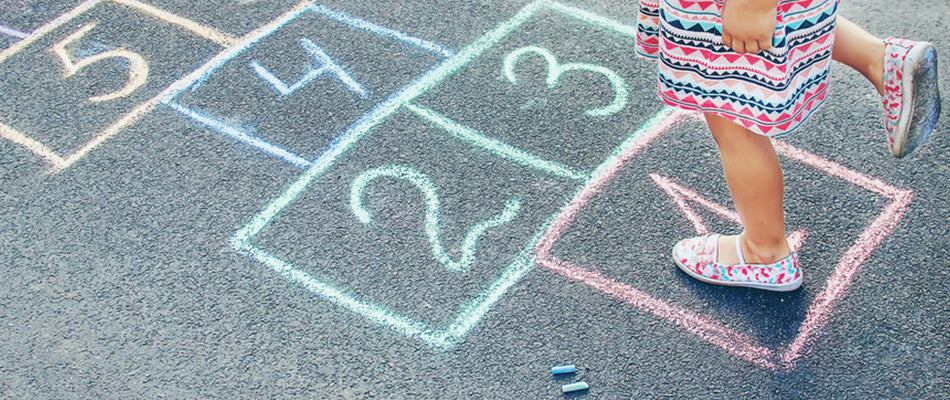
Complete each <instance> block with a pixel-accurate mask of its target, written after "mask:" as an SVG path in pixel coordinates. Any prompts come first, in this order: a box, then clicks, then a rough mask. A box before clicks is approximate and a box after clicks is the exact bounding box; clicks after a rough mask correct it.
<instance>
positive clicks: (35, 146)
mask: <svg viewBox="0 0 950 400" xmlns="http://www.w3.org/2000/svg"><path fill="white" fill-rule="evenodd" d="M104 2H112V3H115V4H120V5H125V6H129V7H132V8H133V9H137V10H139V11H142V10H143V9H144V10H149V12H146V14H147V15H150V16H152V17H155V18H156V19H158V20H160V21H163V22H166V23H169V24H173V25H177V26H182V27H185V28H188V27H187V26H186V25H192V26H193V27H197V29H188V30H189V31H190V32H192V33H195V34H196V35H197V36H198V37H201V38H204V39H208V37H206V36H205V34H210V35H212V36H219V37H229V36H228V35H226V34H223V33H221V32H218V31H216V30H214V29H212V28H208V27H205V26H202V25H200V24H198V23H196V22H193V21H190V20H187V19H185V18H182V17H179V16H176V15H174V14H171V13H168V12H167V11H164V10H160V9H158V8H155V7H152V6H149V5H146V4H143V3H140V2H138V1H135V0H87V1H85V2H83V3H80V4H79V5H77V6H76V7H75V8H73V9H71V10H69V11H67V12H66V13H64V14H62V15H60V16H59V17H56V18H55V19H53V20H52V21H50V22H48V23H46V24H45V25H43V26H41V27H39V28H37V29H36V30H34V31H33V32H32V33H30V34H29V35H27V36H26V37H25V38H23V40H20V41H19V42H16V43H14V45H13V46H10V47H9V48H7V49H5V50H3V51H0V64H2V63H3V62H4V61H6V60H8V59H9V58H10V57H12V56H14V55H16V54H18V53H19V52H21V51H23V50H24V49H25V48H26V47H28V46H30V45H31V44H33V43H35V42H36V41H38V40H39V39H41V38H43V37H44V36H46V35H47V34H49V33H50V32H52V31H54V30H56V29H57V28H59V27H61V26H63V25H65V24H67V23H69V22H70V21H72V20H74V19H76V18H77V17H79V16H81V15H83V14H85V13H86V12H88V11H90V10H91V9H93V8H94V7H95V6H97V5H99V4H100V3H104ZM142 12H144V11H142ZM169 19H171V20H169ZM208 40H211V41H212V42H215V41H214V40H212V39H208ZM215 43H217V42H215ZM172 86H174V84H173V85H172ZM166 90H167V89H166ZM164 92H165V91H162V92H160V93H159V94H158V95H157V96H155V97H153V98H151V99H148V100H146V101H144V102H142V103H139V104H138V105H136V106H134V107H133V108H132V110H130V111H129V112H127V113H125V114H123V115H122V116H120V117H118V119H117V120H116V121H115V122H113V123H111V124H110V125H109V126H107V127H106V128H105V129H103V130H102V131H100V132H98V133H97V134H96V135H95V137H93V139H91V140H90V141H88V142H86V143H85V144H83V145H82V146H80V148H79V149H77V150H74V151H73V152H72V153H70V154H69V155H67V156H65V157H63V156H60V155H58V154H57V153H55V152H54V151H53V150H52V149H50V148H49V147H48V146H46V145H45V144H43V143H41V142H40V141H38V140H35V139H32V138H30V137H29V136H27V135H24V134H22V133H21V132H19V131H17V130H16V129H15V128H13V127H11V126H3V127H2V128H0V136H2V137H4V138H6V139H8V140H11V141H12V142H14V143H17V144H20V145H21V146H23V147H24V148H26V149H27V150H29V151H30V152H32V153H34V154H35V155H37V156H40V157H42V158H44V159H45V160H46V161H47V162H48V163H49V164H51V166H50V168H49V169H48V170H47V173H48V174H56V173H58V172H61V171H63V170H65V169H67V168H69V167H70V166H72V164H74V163H75V162H77V161H79V160H80V159H81V158H82V157H84V156H86V155H87V154H88V153H90V152H91V151H93V150H95V149H96V148H97V147H98V146H100V145H101V144H102V143H104V142H106V141H107V140H109V139H111V138H112V137H114V136H115V135H117V134H118V133H119V132H121V131H122V130H123V129H125V128H126V127H128V126H129V125H131V124H133V123H134V122H135V121H138V120H139V119H141V118H142V117H143V116H145V115H146V114H148V113H149V112H151V111H152V110H153V109H155V107H156V106H157V105H158V104H159V101H160V100H161V98H163V93H164Z"/></svg>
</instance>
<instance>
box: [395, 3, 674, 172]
mask: <svg viewBox="0 0 950 400" xmlns="http://www.w3.org/2000/svg"><path fill="white" fill-rule="evenodd" d="M621 27H622V26H621V25H610V24H608V23H607V22H603V23H599V24H594V23H592V22H590V21H587V20H584V19H581V18H579V17H578V14H576V13H574V14H572V13H568V12H564V11H562V10H559V9H556V8H544V9H542V10H539V11H538V12H537V13H536V14H534V16H533V17H532V18H531V19H530V20H528V21H526V22H525V23H524V24H522V25H520V26H519V27H518V28H517V29H515V30H513V31H512V32H511V33H510V34H509V35H507V36H505V37H504V38H503V39H502V40H500V41H499V42H498V43H497V44H495V45H494V46H493V47H491V48H490V49H488V50H486V51H485V52H483V53H482V54H480V56H479V57H478V58H477V59H475V60H474V61H472V62H471V63H468V64H466V65H465V66H464V67H462V68H461V69H460V70H459V71H458V72H457V73H455V74H453V75H452V76H451V77H449V78H447V79H446V80H445V81H444V82H442V83H441V84H440V85H439V86H438V87H435V88H433V89H432V90H430V91H428V92H427V93H426V94H425V95H423V96H421V97H420V98H418V99H416V100H415V101H414V103H416V104H419V105H421V106H424V107H427V108H429V109H432V110H434V111H436V112H439V113H443V114H447V115H451V116H452V118H453V119H454V120H455V122H457V123H458V124H460V125H463V126H467V127H469V128H471V129H474V130H477V131H480V132H484V133H485V134H486V135H488V136H490V137H492V138H495V139H497V140H500V141H502V142H505V143H508V144H510V145H512V146H515V147H518V148H521V149H524V150H526V151H528V152H530V153H532V154H535V155H537V156H539V157H541V158H543V159H546V160H549V161H552V162H556V163H558V164H561V165H564V166H566V167H568V168H571V169H576V170H587V171H589V170H592V169H593V168H595V167H596V166H597V165H598V164H600V163H601V162H602V161H603V160H604V158H605V156H606V155H607V154H609V153H610V151H611V150H613V149H614V148H615V147H616V146H617V145H619V144H620V143H621V142H622V141H623V140H624V139H625V138H626V135H628V134H629V132H631V131H634V130H636V129H637V127H638V126H640V125H642V124H643V122H645V121H646V120H647V119H649V118H650V117H651V116H652V115H653V113H654V112H655V111H656V110H659V109H660V108H661V107H662V102H661V101H660V99H659V97H658V96H657V83H656V63H654V62H650V61H646V60H642V59H639V58H638V57H637V55H636V54H635V52H634V51H633V49H634V45H635V43H636V42H635V37H633V36H631V32H630V31H629V30H622V29H621ZM631 29H632V28H631ZM542 49H543V51H542ZM519 51H521V53H520V55H519V53H517V52H519ZM506 61H509V62H508V64H506ZM506 65H508V66H509V67H510V68H507V69H506ZM582 66H586V67H588V68H590V69H593V67H595V66H596V67H600V68H604V69H606V70H609V71H611V72H613V73H614V74H616V77H617V78H619V79H620V80H619V81H618V82H622V83H623V90H624V93H625V99H626V101H625V102H624V103H622V104H621V105H622V107H620V108H618V109H616V110H607V111H606V112H605V114H609V115H594V116H591V115H588V113H589V112H591V111H594V110H598V109H603V108H604V107H607V106H608V105H609V104H611V103H613V102H614V99H615V98H616V97H617V88H615V85H614V83H613V82H612V81H611V79H610V78H609V77H608V76H607V75H605V74H604V73H600V72H598V71H596V70H589V69H584V68H583V67H582ZM562 70H563V71H562ZM506 71H507V73H506ZM509 73H510V75H509ZM512 77H513V78H514V82H512V80H511V78H512ZM553 78H556V82H554V84H553V85H551V82H549V79H553Z"/></svg>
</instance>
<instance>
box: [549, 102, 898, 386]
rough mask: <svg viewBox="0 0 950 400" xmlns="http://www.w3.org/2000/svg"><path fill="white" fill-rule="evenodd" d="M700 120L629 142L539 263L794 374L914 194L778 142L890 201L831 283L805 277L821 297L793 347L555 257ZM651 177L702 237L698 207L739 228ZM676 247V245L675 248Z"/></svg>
mask: <svg viewBox="0 0 950 400" xmlns="http://www.w3.org/2000/svg"><path fill="white" fill-rule="evenodd" d="M698 118H701V117H700V116H699V115H698V114H696V113H692V112H686V111H676V112H673V113H671V114H670V115H669V116H668V117H667V118H666V119H665V120H663V121H661V122H660V123H658V124H656V125H655V126H652V127H648V129H646V131H645V133H644V134H643V135H642V136H640V137H639V138H638V139H637V140H635V141H630V142H629V143H628V144H627V145H626V146H625V147H624V148H623V149H621V150H620V151H621V156H620V157H617V158H616V161H615V162H614V163H612V164H611V165H609V166H607V167H606V168H601V169H600V170H598V171H597V172H595V176H593V178H592V179H591V180H590V181H589V182H588V184H587V186H585V187H584V188H583V189H582V190H581V191H579V192H578V193H577V194H576V195H575V197H574V198H573V199H572V200H571V202H570V203H569V204H568V205H567V206H566V207H565V208H563V209H562V211H561V213H560V215H559V216H558V217H557V220H556V221H555V223H554V224H553V225H551V227H550V228H549V229H548V230H547V231H546V232H545V234H544V236H543V237H542V239H541V240H540V241H539V243H538V245H537V246H536V248H535V253H536V257H537V260H538V263H539V264H540V265H541V266H543V267H544V268H546V269H548V270H550V271H552V272H555V273H557V274H559V275H561V276H564V277H565V278H567V279H569V280H573V281H577V282H580V283H582V284H584V285H586V286H588V287H590V288H592V289H594V290H597V291H599V292H602V293H604V294H606V295H607V296H609V297H611V298H614V299H616V300H618V301H620V302H623V303H625V304H627V305H630V306H632V307H634V308H636V309H638V310H639V311H641V312H644V313H647V314H652V315H653V316H655V317H658V318H661V319H663V320H666V321H668V322H670V323H671V324H673V325H674V326H676V327H678V328H680V329H682V330H684V331H686V332H689V333H692V334H694V335H696V336H697V337H698V338H700V339H701V340H703V341H706V342H708V343H710V344H713V345H715V346H717V347H720V348H721V349H723V350H725V351H726V352H728V353H729V354H732V355H734V356H736V357H738V358H740V359H743V360H746V361H749V362H751V363H753V364H755V365H758V366H760V367H762V368H765V369H770V370H776V371H778V370H790V369H793V368H794V367H795V365H796V364H797V362H798V361H799V360H800V359H801V358H802V357H803V356H804V355H805V354H806V352H807V350H808V347H809V346H811V344H812V343H813V342H814V338H815V336H816V334H817V333H818V332H820V331H821V330H822V329H823V328H824V327H825V325H826V324H827V323H828V321H829V320H830V319H831V317H832V316H833V315H834V310H835V307H836V306H837V304H838V303H839V301H840V300H841V299H843V298H844V297H845V296H847V293H848V291H849V289H850V288H851V285H852V283H853V281H854V279H855V277H856V276H857V274H858V273H859V272H860V271H861V267H862V264H863V263H864V262H865V261H866V260H867V259H868V258H869V257H870V256H871V254H872V253H873V252H874V250H875V249H876V248H878V246H880V244H881V243H882V242H883V241H884V239H885V238H887V237H888V236H889V235H890V234H891V233H892V232H893V230H894V228H895V227H896V226H897V225H898V224H899V223H900V220H901V218H902V216H903V215H904V213H905V212H906V210H907V208H908V206H909V205H910V202H911V200H912V198H913V191H911V190H909V189H901V188H895V187H893V186H891V185H888V184H886V183H884V182H883V181H881V180H879V179H877V178H874V177H871V176H868V175H866V174H862V173H860V172H857V171H855V170H853V169H850V168H848V167H845V166H843V165H841V164H838V163H835V162H833V161H829V160H827V159H824V158H822V157H819V156H817V155H815V154H812V153H809V152H806V151H804V150H801V149H798V148H796V147H794V146H792V145H789V144H787V143H785V142H783V141H781V140H773V144H774V147H775V150H776V152H777V153H778V155H779V157H780V158H782V159H783V160H784V161H786V162H792V163H795V164H799V165H801V166H803V167H805V168H807V169H810V170H813V171H815V172H817V173H820V174H822V175H824V176H826V177H827V178H828V179H831V180H834V181H837V182H839V183H841V184H842V185H845V186H850V187H852V188H853V189H856V190H855V191H856V192H860V193H868V194H870V195H871V196H872V197H876V198H879V199H881V200H883V201H882V202H878V203H880V204H883V207H882V209H881V211H880V213H879V214H877V215H875V216H874V217H873V218H872V219H871V220H870V221H871V222H870V224H869V225H868V226H866V227H864V228H863V231H861V232H860V234H858V236H857V238H856V239H854V240H853V241H847V242H845V243H847V245H846V246H849V247H848V249H847V250H846V251H844V253H843V255H842V256H841V257H840V258H839V259H838V260H837V261H836V262H833V261H832V260H829V263H831V264H833V265H834V267H833V270H832V271H831V273H830V275H829V276H828V277H827V279H824V280H823V282H816V281H812V282H808V276H809V275H808V273H807V271H806V285H808V286H809V288H810V289H811V290H815V291H816V295H815V296H813V299H812V300H811V301H810V304H807V311H806V313H805V315H804V319H803V320H802V321H801V323H800V324H799V325H798V326H797V327H796V329H797V333H796V334H795V335H794V336H793V337H791V340H789V341H788V342H787V343H784V344H780V345H774V344H764V343H763V341H762V340H760V339H758V338H756V337H754V336H753V335H750V334H748V333H745V332H743V331H742V330H741V329H740V328H738V327H735V326H731V325H730V324H729V323H727V322H725V321H724V320H723V319H722V318H718V317H712V316H709V315H706V313H701V312H696V311H693V310H690V309H687V308H685V307H683V306H681V305H677V304H673V302H672V301H670V300H667V299H663V298H660V297H658V296H657V295H654V294H650V293H647V292H646V291H644V290H642V289H638V288H637V287H635V286H634V285H633V284H631V283H628V282H626V281H622V280H619V279H617V278H615V277H612V276H609V275H608V274H605V273H604V272H603V271H601V270H600V269H599V268H597V267H596V266H584V265H579V264H578V263H575V262H571V261H568V260H563V259H560V258H558V256H555V255H554V254H553V253H554V251H553V249H554V247H555V245H557V244H558V243H559V241H560V240H561V239H562V236H563V235H564V233H565V232H567V231H568V228H569V227H570V226H571V225H572V224H573V223H574V222H575V221H576V220H577V217H578V216H579V215H580V214H581V212H582V211H583V210H585V209H586V208H588V206H589V205H590V203H591V200H592V199H593V198H595V197H597V195H598V194H599V193H601V192H603V191H604V188H605V187H607V186H608V184H609V183H611V182H612V181H614V180H615V179H616V178H617V176H618V174H619V172H620V171H622V170H624V169H625V167H626V166H628V165H630V162H631V161H632V160H634V159H636V158H638V157H644V156H643V153H644V151H645V149H647V148H648V147H649V146H651V145H652V144H654V142H655V141H656V140H657V139H658V138H659V137H661V136H663V135H664V134H666V133H668V132H670V131H671V130H672V129H673V128H674V127H676V126H677V125H679V124H681V123H683V122H686V121H690V120H696V119H698ZM646 161H649V160H646ZM654 161H655V160H654ZM648 175H649V179H652V181H653V183H654V184H655V185H656V186H657V187H659V188H660V189H662V190H663V191H664V192H666V194H667V195H668V196H669V198H670V199H672V200H673V202H674V203H675V204H676V206H677V207H678V208H679V212H680V213H681V214H682V215H683V216H684V217H685V219H686V220H688V222H689V223H691V224H692V226H693V228H694V229H695V230H696V231H697V232H699V233H707V232H708V229H707V228H706V226H705V224H704V222H703V221H702V218H701V217H699V215H698V214H697V213H696V212H695V211H694V210H693V206H697V207H699V208H704V209H706V210H709V211H711V212H712V213H713V214H716V215H718V216H719V217H721V218H722V219H724V220H727V221H732V222H734V223H736V224H738V223H739V219H738V215H736V214H735V212H734V211H731V210H729V209H727V208H725V207H723V206H721V205H720V204H718V203H715V202H712V201H709V200H707V199H705V198H703V197H702V196H701V195H700V194H698V193H696V192H695V191H692V190H690V189H687V188H685V187H683V186H680V185H679V184H678V183H677V182H676V180H675V179H671V178H669V177H666V176H663V175H661V174H656V173H650V174H648ZM691 204H692V205H691ZM858 229H860V228H858ZM789 234H790V236H789V239H790V243H791V244H792V246H793V247H798V246H800V244H801V243H802V242H803V240H804V239H805V236H807V235H808V232H807V231H806V230H804V229H798V230H796V229H790V232H789ZM670 246H672V243H671V244H670ZM670 264H671V265H672V261H670ZM670 268H675V267H670ZM819 275H820V274H819ZM822 277H824V276H822Z"/></svg>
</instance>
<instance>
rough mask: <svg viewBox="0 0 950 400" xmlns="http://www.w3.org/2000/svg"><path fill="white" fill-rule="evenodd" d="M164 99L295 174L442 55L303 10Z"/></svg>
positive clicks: (434, 48)
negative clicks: (281, 162) (292, 167)
mask: <svg viewBox="0 0 950 400" xmlns="http://www.w3.org/2000/svg"><path fill="white" fill-rule="evenodd" d="M244 45H245V46H246V48H244V49H243V50H242V51H239V52H234V54H233V56H232V57H231V58H230V59H227V60H226V61H225V62H223V63H219V65H212V66H211V68H208V67H207V66H206V68H208V71H206V73H205V74H204V75H203V76H202V77H201V78H199V79H198V80H196V81H194V82H193V83H192V85H191V86H190V87H189V88H188V89H186V90H184V91H182V92H181V93H180V94H178V95H177V96H176V97H175V98H173V99H170V100H167V101H166V104H168V105H169V106H170V107H171V108H173V109H175V110H177V111H179V112H181V113H182V114H183V115H185V116H186V117H188V118H190V119H192V120H195V121H196V122H198V123H201V124H203V125H205V126H206V127H207V128H209V129H211V130H213V131H215V132H218V133H220V134H222V135H225V136H227V137H229V138H231V139H234V140H237V141H239V142H241V143H244V144H245V145H248V146H251V147H253V148H255V149H257V150H258V151H262V152H264V153H265V154H268V155H270V156H273V157H278V158H280V159H282V160H284V161H287V162H288V163H290V164H293V165H295V166H297V167H300V168H307V167H309V166H310V165H311V161H312V160H313V159H314V158H316V157H317V156H319V155H320V154H321V153H322V151H323V150H324V149H326V148H327V147H328V146H329V145H330V144H331V142H332V141H333V139H334V138H336V137H338V136H340V135H341V134H342V133H343V132H344V131H345V130H346V129H347V128H348V127H349V126H350V125H352V124H353V123H355V122H356V121H357V120H359V118H360V117H361V116H362V115H364V114H365V113H367V112H368V111H370V110H371V109H372V108H373V107H374V106H376V105H377V104H379V103H380V102H382V101H384V100H385V99H386V98H387V97H389V96H390V95H391V94H392V93H394V92H396V91H397V90H399V89H400V88H402V87H403V86H405V85H407V84H409V83H410V82H412V80H413V79H414V78H415V77H416V76H418V75H420V74H422V73H423V72H425V71H427V70H429V69H431V68H432V67H433V66H435V65H437V64H438V63H440V62H441V61H443V60H444V59H445V58H446V57H449V56H452V55H454V52H453V51H452V50H450V49H447V48H444V47H442V46H440V45H437V44H435V43H432V42H428V41H425V40H422V39H419V38H415V37H413V36H410V35H407V34H404V33H401V32H397V31H394V30H391V29H388V28H385V27H382V26H379V25H376V24H373V23H371V22H368V21H364V20H361V19H358V18H356V17H353V16H351V15H349V14H346V13H345V12H342V11H337V10H332V9H328V8H326V7H323V6H320V5H318V4H315V3H314V4H310V5H309V6H308V7H305V8H303V9H302V10H301V11H300V12H298V13H296V14H295V15H293V16H292V17H291V18H289V19H288V20H287V21H286V22H285V23H284V24H279V25H278V26H276V27H275V30H274V31H272V32H268V33H267V34H266V35H265V36H263V37H261V38H260V39H259V40H257V41H253V42H252V43H244Z"/></svg>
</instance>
